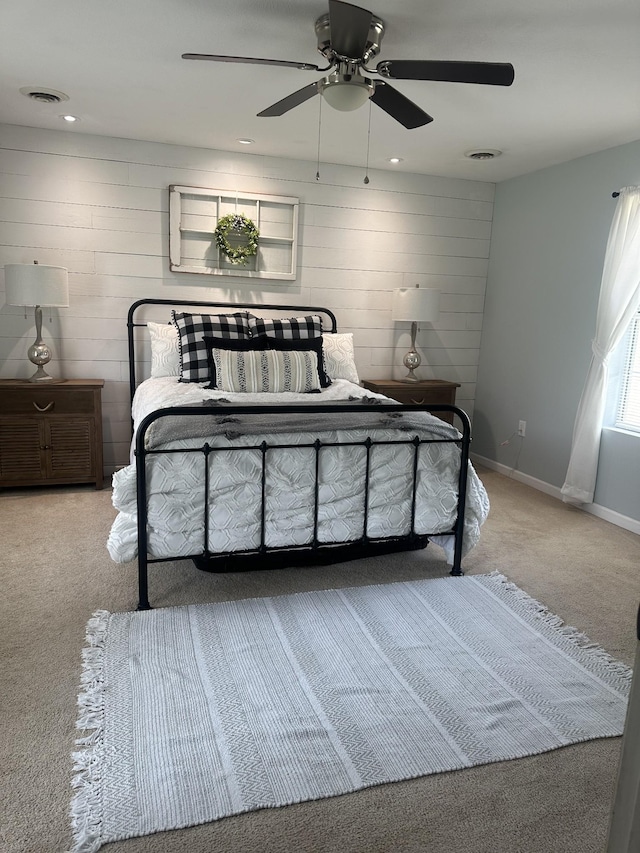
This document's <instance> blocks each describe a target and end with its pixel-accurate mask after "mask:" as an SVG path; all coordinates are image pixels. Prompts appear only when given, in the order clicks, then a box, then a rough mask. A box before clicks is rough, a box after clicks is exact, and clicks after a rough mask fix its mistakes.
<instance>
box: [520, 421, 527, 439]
mask: <svg viewBox="0 0 640 853" xmlns="http://www.w3.org/2000/svg"><path fill="white" fill-rule="evenodd" d="M526 434H527V422H526V421H518V435H521V436H522V437H523V438H524V437H525V435H526Z"/></svg>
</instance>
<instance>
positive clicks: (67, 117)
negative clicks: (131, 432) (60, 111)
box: [60, 116, 80, 122]
mask: <svg viewBox="0 0 640 853" xmlns="http://www.w3.org/2000/svg"><path fill="white" fill-rule="evenodd" d="M60 118H61V119H64V121H69V122H73V121H80V119H79V118H78V116H60Z"/></svg>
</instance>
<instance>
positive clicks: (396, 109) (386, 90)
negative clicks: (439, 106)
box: [371, 80, 433, 130]
mask: <svg viewBox="0 0 640 853" xmlns="http://www.w3.org/2000/svg"><path fill="white" fill-rule="evenodd" d="M374 86H375V89H374V92H373V95H372V96H371V100H372V101H373V103H374V104H375V105H376V106H378V107H380V108H381V109H383V110H384V111H385V112H386V113H389V115H390V116H391V118H394V119H395V120H396V121H399V122H400V124H403V125H404V126H405V127H406V128H407V129H408V130H412V129H413V128H414V127H422V125H424V124H429V122H430V121H433V118H432V117H431V116H430V115H429V114H428V113H425V111H424V110H422V109H420V107H419V106H418V105H417V104H414V103H413V101H410V100H409V98H405V96H404V95H403V94H402V93H401V92H399V91H398V90H397V89H394V88H393V86H390V85H389V84H388V83H383V82H382V80H377V81H376V82H375V83H374Z"/></svg>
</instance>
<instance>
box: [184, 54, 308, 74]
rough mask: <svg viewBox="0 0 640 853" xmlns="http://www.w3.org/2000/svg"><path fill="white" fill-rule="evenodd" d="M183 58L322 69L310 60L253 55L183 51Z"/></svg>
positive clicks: (302, 69)
mask: <svg viewBox="0 0 640 853" xmlns="http://www.w3.org/2000/svg"><path fill="white" fill-rule="evenodd" d="M182 58H183V59H208V60H209V61H210V62H240V63H243V64H249V65H283V66H285V68H299V69H300V70H301V71H320V68H319V67H318V66H317V65H312V64H311V63H310V62H291V61H289V60H286V59H257V58H256V57H253V56H217V55H216V54H213V53H183V54H182Z"/></svg>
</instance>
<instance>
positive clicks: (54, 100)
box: [20, 86, 69, 104]
mask: <svg viewBox="0 0 640 853" xmlns="http://www.w3.org/2000/svg"><path fill="white" fill-rule="evenodd" d="M20 93H21V94H22V95H25V96H26V97H27V98H31V100H32V101H38V103H39V104H59V103H60V102H61V101H68V100H69V95H65V93H64V92H56V91H55V89H41V88H40V87H36V86H25V87H24V88H23V89H20Z"/></svg>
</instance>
